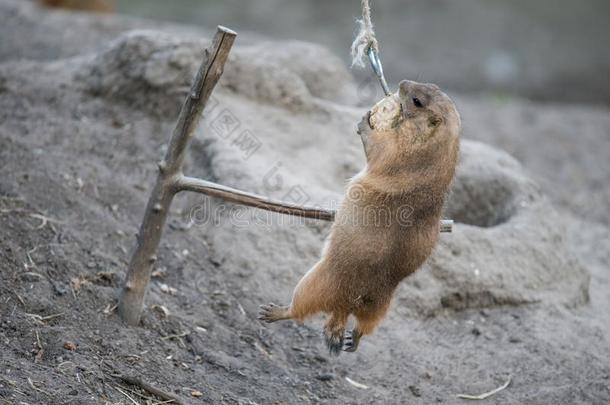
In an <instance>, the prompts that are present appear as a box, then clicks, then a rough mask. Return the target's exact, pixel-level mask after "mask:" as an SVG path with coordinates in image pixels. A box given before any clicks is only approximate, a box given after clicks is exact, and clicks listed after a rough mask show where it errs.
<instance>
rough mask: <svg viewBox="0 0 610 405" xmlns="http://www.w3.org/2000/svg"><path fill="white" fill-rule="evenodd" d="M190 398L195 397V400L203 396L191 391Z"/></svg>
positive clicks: (200, 393) (199, 392)
mask: <svg viewBox="0 0 610 405" xmlns="http://www.w3.org/2000/svg"><path fill="white" fill-rule="evenodd" d="M191 396H192V397H195V398H199V397H201V396H203V392H201V391H197V390H195V391H191Z"/></svg>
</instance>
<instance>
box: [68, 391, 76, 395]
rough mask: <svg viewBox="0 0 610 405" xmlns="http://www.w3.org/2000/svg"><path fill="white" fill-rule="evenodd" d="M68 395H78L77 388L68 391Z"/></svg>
mask: <svg viewBox="0 0 610 405" xmlns="http://www.w3.org/2000/svg"><path fill="white" fill-rule="evenodd" d="M68 395H72V396H74V395H78V391H77V390H72V391H70V392H68Z"/></svg>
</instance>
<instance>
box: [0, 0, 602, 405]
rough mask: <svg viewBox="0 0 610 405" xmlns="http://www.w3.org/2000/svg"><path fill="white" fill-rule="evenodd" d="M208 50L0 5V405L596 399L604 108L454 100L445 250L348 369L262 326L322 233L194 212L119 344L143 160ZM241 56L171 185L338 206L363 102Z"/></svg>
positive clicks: (328, 66)
mask: <svg viewBox="0 0 610 405" xmlns="http://www.w3.org/2000/svg"><path fill="white" fill-rule="evenodd" d="M8 21H12V23H10V24H9V23H8ZM5 22H7V23H5ZM16 22H19V23H16ZM39 22H40V24H39ZM133 30H137V31H133ZM209 32H211V31H198V30H197V29H195V28H190V27H177V26H161V27H159V26H157V24H153V23H151V22H148V21H140V20H135V19H127V18H122V17H118V16H106V17H98V16H89V15H72V14H69V13H63V12H57V11H54V12H48V11H45V10H42V9H39V8H38V7H36V6H35V5H34V4H32V3H31V2H21V1H12V0H1V1H0V36H1V37H2V38H3V41H2V44H1V45H0V56H1V57H0V116H1V118H0V145H1V148H0V168H1V172H2V174H3V176H1V177H0V345H1V351H0V356H1V357H0V366H1V368H0V399H1V400H2V401H3V402H4V403H9V404H12V403H15V404H18V403H28V404H39V403H40V404H42V403H49V404H55V403H57V404H59V403H86V404H88V403H92V404H93V403H133V402H134V401H135V402H136V403H146V402H149V403H157V402H160V401H162V398H159V397H155V396H154V395H153V393H151V392H149V391H147V390H145V389H143V388H141V387H138V386H136V385H133V384H130V383H128V382H126V381H125V380H124V379H121V378H120V377H118V375H124V376H137V377H138V378H139V379H141V380H142V381H145V382H146V383H148V384H150V385H152V386H154V387H157V388H159V389H161V390H163V391H165V392H167V393H169V394H171V395H174V396H176V397H177V398H179V399H180V401H182V402H183V403H193V404H196V403H236V404H251V403H257V404H267V403H276V404H293V403H329V404H334V403H348V404H352V403H353V404H356V403H383V404H394V403H396V404H399V403H410V404H430V403H446V404H457V403H462V402H466V401H467V400H464V399H459V398H458V397H457V395H458V394H471V395H472V394H481V393H483V392H486V391H490V390H492V389H494V388H496V387H499V386H501V385H503V384H504V383H505V382H506V381H508V380H509V379H510V381H511V382H510V385H509V386H508V387H507V388H506V389H504V390H502V391H500V392H498V393H496V394H495V395H493V396H491V397H490V398H488V399H487V400H486V401H485V402H486V403H492V404H495V403H497V404H505V403H527V404H548V403H556V404H575V403H587V404H588V403H590V404H600V403H607V402H610V313H609V312H608V310H607V308H608V307H609V306H610V215H608V212H607V209H606V207H607V206H608V203H609V202H610V190H609V189H608V182H609V180H610V172H609V170H610V167H609V166H608V165H607V164H605V162H607V160H608V157H609V156H608V154H609V152H610V149H609V146H608V145H610V142H609V141H610V118H609V117H610V114H609V113H610V109H609V108H608V107H607V106H596V107H591V106H579V105H554V104H541V103H536V102H531V101H527V100H521V99H514V98H507V99H501V100H499V99H495V98H489V97H484V96H481V97H473V96H466V95H462V94H452V96H453V97H454V98H455V100H456V103H457V105H458V108H459V109H460V111H461V112H462V116H463V121H464V138H465V140H464V142H463V144H462V162H461V164H460V168H459V171H458V175H457V178H456V181H455V185H454V188H453V191H452V194H451V196H450V199H449V203H448V206H447V215H448V216H450V217H452V218H454V219H455V220H456V221H457V223H456V225H455V229H454V232H453V233H451V234H443V235H442V236H441V242H440V243H439V246H438V248H437V249H436V251H435V253H434V255H433V257H432V258H431V259H430V260H429V262H428V263H427V264H426V265H425V266H424V268H422V269H421V270H420V271H418V273H417V274H416V275H415V276H414V277H411V278H409V279H408V280H406V281H405V283H403V285H402V286H401V288H400V291H399V292H398V294H397V297H396V300H395V302H394V304H393V306H392V310H391V311H390V312H391V313H390V315H389V316H388V318H387V319H386V320H385V321H384V322H383V323H382V325H381V327H380V328H379V330H378V331H377V332H376V333H375V334H374V335H372V336H370V337H366V338H364V339H363V341H362V344H361V347H360V348H359V350H358V352H357V353H354V354H349V353H344V354H342V355H340V356H339V357H332V356H329V355H328V353H327V350H326V348H325V346H324V343H323V338H322V334H321V327H320V325H321V320H322V318H319V319H314V320H312V321H308V322H306V323H305V324H303V325H299V324H296V323H292V322H286V323H277V324H272V325H264V324H261V323H260V322H258V321H257V320H256V314H257V310H258V305H260V304H263V303H267V302H269V301H274V302H278V303H285V302H287V301H288V300H289V299H290V294H291V292H292V288H293V287H294V285H295V284H296V282H297V281H298V279H299V278H300V277H301V276H302V275H303V274H304V273H305V272H306V271H307V269H308V267H309V266H311V265H312V264H313V263H315V261H316V259H317V258H318V257H319V252H320V249H321V247H322V245H323V242H324V238H325V237H326V235H327V234H328V230H329V224H328V223H324V222H318V221H314V220H300V219H295V218H289V217H284V216H280V215H276V214H268V213H265V212H261V211H256V210H252V209H245V208H240V207H235V206H230V205H226V204H223V203H222V201H217V200H209V199H207V198H204V197H199V196H196V195H192V194H185V195H179V196H178V197H177V199H176V201H175V203H174V205H173V208H172V212H171V215H170V219H169V221H168V225H167V227H166V229H165V232H164V235H163V239H162V242H161V246H160V248H159V252H158V257H159V260H158V262H157V264H156V267H155V272H154V274H153V279H152V281H151V284H150V289H149V291H148V294H147V298H146V308H145V310H144V314H143V319H142V322H141V325H139V326H137V327H129V326H127V325H125V324H124V323H122V322H121V320H120V319H119V318H118V316H117V315H116V313H115V306H116V303H117V297H118V292H119V289H120V287H121V284H122V280H123V279H124V272H125V269H126V267H127V262H128V260H129V258H130V252H131V251H132V249H133V247H134V244H135V234H136V232H137V229H138V226H139V222H140V220H141V218H142V215H143V209H144V205H145V203H146V201H147V197H148V193H149V191H150V189H151V187H152V185H153V182H154V179H155V176H156V170H157V169H156V162H157V161H158V160H159V159H160V157H161V156H163V153H164V148H165V147H166V143H167V141H168V138H169V135H170V134H171V131H172V128H173V123H174V120H175V117H176V114H177V111H178V109H179V106H180V104H181V100H182V98H183V97H184V96H185V94H186V89H188V85H189V83H190V80H191V78H192V74H193V72H194V71H195V69H196V68H197V66H198V64H199V63H200V61H201V55H202V53H201V50H202V49H203V48H204V47H205V46H207V45H208V44H209V39H210V35H209ZM246 37H248V38H244V39H243V41H242V39H241V36H238V40H237V41H238V42H237V44H236V46H235V48H234V50H233V51H232V55H231V58H230V59H229V62H228V64H227V67H226V72H225V74H224V76H223V79H222V81H221V83H220V85H219V87H218V88H217V90H216V91H215V93H214V97H213V98H212V101H211V104H210V108H209V109H208V110H207V111H206V112H205V113H204V120H203V122H202V124H201V126H200V128H199V129H198V131H197V136H196V139H195V140H194V141H193V144H192V145H191V148H190V154H189V157H188V162H187V168H186V172H187V173H188V174H190V175H195V176H199V177H203V178H206V179H209V180H213V181H218V182H220V183H222V184H226V185H229V186H233V187H238V188H242V189H246V190H248V191H253V192H257V193H260V194H265V195H270V196H273V197H276V198H283V199H285V200H290V201H293V202H297V203H307V204H320V205H324V206H333V205H335V204H337V201H339V200H340V198H341V194H342V189H343V186H344V184H345V179H347V178H349V177H350V176H352V175H354V174H355V173H357V172H358V171H359V170H360V168H361V167H362V164H363V161H364V157H363V153H362V150H361V145H360V141H359V139H358V137H357V135H356V134H355V125H356V123H357V122H358V121H359V118H360V117H361V116H362V115H363V114H364V112H365V110H366V108H365V107H359V105H360V104H362V103H363V102H364V101H363V100H361V99H358V97H357V94H358V92H357V87H358V86H357V85H356V84H355V83H354V81H353V79H352V77H351V75H350V73H349V71H348V70H347V69H346V68H345V67H344V66H343V64H342V62H341V61H340V60H339V59H338V58H337V57H335V56H333V55H332V54H331V53H330V52H329V51H328V50H326V49H325V48H323V47H321V46H319V45H314V44H308V43H303V42H296V41H287V42H285V41H272V40H269V39H265V38H258V37H256V36H246ZM312 60H313V61H315V63H310V61H312ZM369 105H370V104H369ZM244 133H245V134H246V135H244ZM243 136H249V137H250V138H248V139H251V140H255V141H256V142H255V143H254V144H244V142H243V139H244V138H243ZM240 137H241V138H240ZM482 142H485V143H482ZM249 145H254V146H249ZM490 145H493V146H490ZM497 148H501V149H503V150H506V151H508V153H510V154H512V155H513V156H514V158H513V157H511V155H509V154H508V153H506V152H504V151H502V150H500V149H497ZM515 158H516V159H515ZM519 162H520V163H519Z"/></svg>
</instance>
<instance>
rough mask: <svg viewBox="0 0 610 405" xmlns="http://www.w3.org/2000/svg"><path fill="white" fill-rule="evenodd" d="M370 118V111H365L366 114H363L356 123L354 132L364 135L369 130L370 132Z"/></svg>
mask: <svg viewBox="0 0 610 405" xmlns="http://www.w3.org/2000/svg"><path fill="white" fill-rule="evenodd" d="M370 118H371V112H370V111H367V112H366V114H364V116H363V117H362V119H361V120H360V122H359V123H358V130H357V131H356V133H357V134H358V135H360V136H366V135H368V134H369V132H371V130H372V128H371V122H370Z"/></svg>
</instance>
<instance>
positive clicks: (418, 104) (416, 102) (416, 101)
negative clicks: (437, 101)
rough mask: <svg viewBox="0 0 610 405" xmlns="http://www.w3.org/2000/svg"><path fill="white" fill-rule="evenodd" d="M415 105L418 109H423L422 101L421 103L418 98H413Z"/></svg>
mask: <svg viewBox="0 0 610 405" xmlns="http://www.w3.org/2000/svg"><path fill="white" fill-rule="evenodd" d="M413 104H414V105H415V107H417V108H422V107H423V104H422V103H421V101H419V99H418V98H417V97H413Z"/></svg>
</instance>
